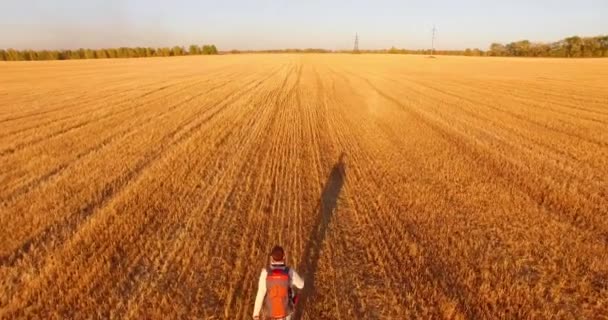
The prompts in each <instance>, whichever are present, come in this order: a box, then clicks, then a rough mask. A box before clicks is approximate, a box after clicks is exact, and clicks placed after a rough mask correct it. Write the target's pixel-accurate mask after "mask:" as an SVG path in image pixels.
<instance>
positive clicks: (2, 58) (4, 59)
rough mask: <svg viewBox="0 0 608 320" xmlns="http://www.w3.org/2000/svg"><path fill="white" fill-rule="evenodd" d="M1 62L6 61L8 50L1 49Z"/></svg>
mask: <svg viewBox="0 0 608 320" xmlns="http://www.w3.org/2000/svg"><path fill="white" fill-rule="evenodd" d="M0 60H1V61H6V60H7V59H6V50H2V49H0Z"/></svg>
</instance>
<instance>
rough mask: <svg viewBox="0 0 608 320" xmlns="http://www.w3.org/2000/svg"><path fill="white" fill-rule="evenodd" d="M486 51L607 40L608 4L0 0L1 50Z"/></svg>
mask: <svg viewBox="0 0 608 320" xmlns="http://www.w3.org/2000/svg"><path fill="white" fill-rule="evenodd" d="M433 25H435V26H436V28H437V35H436V42H435V43H436V48H438V49H464V48H469V47H470V48H481V49H486V48H488V47H489V45H490V44H491V43H492V42H501V43H508V42H511V41H516V40H523V39H528V40H531V41H542V42H550V41H557V40H560V39H562V38H565V37H567V36H571V35H580V36H595V35H600V34H608V0H576V1H575V0H506V1H505V0H499V1H497V0H485V1H484V0H458V1H456V0H454V1H452V0H450V1H448V0H426V1H423V0H401V1H397V0H376V1H371V0H368V1H362V0H359V1H358V0H351V1H348V0H333V1H332V0H325V1H321V0H276V1H273V0H258V1H248V0H215V1H207V0H199V1H196V0H172V1H166V0H164V1H157V0H19V1H10V0H0V48H16V49H75V48H81V47H82V48H104V47H120V46H130V47H136V46H150V47H160V46H174V45H180V46H187V45H190V44H215V45H216V46H217V47H218V49H220V50H231V49H241V50H259V49H282V48H324V49H331V50H337V49H351V48H352V47H353V42H354V38H355V33H357V34H358V35H359V47H360V48H361V49H380V48H390V47H391V46H395V47H398V48H408V49H424V48H429V47H430V45H431V33H432V32H431V30H432V29H433Z"/></svg>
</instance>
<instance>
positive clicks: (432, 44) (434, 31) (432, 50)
mask: <svg viewBox="0 0 608 320" xmlns="http://www.w3.org/2000/svg"><path fill="white" fill-rule="evenodd" d="M436 32H437V28H435V25H433V37H432V39H431V56H433V55H434V54H435V33H436Z"/></svg>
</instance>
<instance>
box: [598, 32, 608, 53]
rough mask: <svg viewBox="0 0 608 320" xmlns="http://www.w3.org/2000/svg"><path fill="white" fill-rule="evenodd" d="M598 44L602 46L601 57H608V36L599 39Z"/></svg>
mask: <svg viewBox="0 0 608 320" xmlns="http://www.w3.org/2000/svg"><path fill="white" fill-rule="evenodd" d="M598 42H599V46H600V51H601V56H602V57H607V56H608V36H600V37H598Z"/></svg>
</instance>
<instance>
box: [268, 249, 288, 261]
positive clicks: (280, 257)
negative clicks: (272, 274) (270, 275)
mask: <svg viewBox="0 0 608 320" xmlns="http://www.w3.org/2000/svg"><path fill="white" fill-rule="evenodd" d="M270 262H271V263H285V250H283V247H281V246H274V247H273V248H272V251H270Z"/></svg>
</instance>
